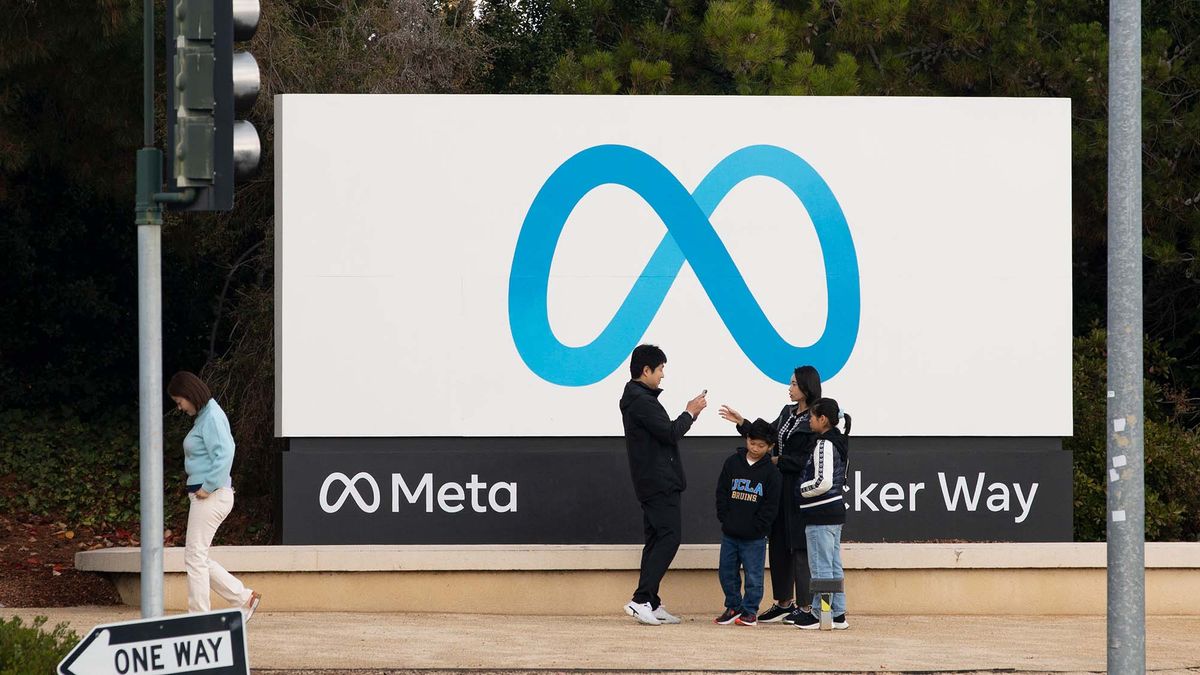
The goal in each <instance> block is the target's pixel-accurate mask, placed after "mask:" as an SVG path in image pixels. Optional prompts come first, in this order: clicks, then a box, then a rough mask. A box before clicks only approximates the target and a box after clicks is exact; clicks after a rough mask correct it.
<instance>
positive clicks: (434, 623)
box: [0, 607, 1200, 675]
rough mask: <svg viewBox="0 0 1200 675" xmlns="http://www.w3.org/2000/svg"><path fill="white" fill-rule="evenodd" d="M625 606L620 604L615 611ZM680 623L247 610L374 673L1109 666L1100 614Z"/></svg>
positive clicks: (1179, 620)
mask: <svg viewBox="0 0 1200 675" xmlns="http://www.w3.org/2000/svg"><path fill="white" fill-rule="evenodd" d="M618 609H619V608H618ZM39 614H40V615H45V616H48V617H49V618H50V623H51V624H54V623H57V622H60V621H66V622H68V623H70V624H71V625H72V627H73V628H74V629H75V630H76V632H78V633H80V634H83V633H86V632H87V631H88V630H90V629H91V627H92V626H94V625H96V624H99V623H108V622H112V621H127V620H130V619H136V618H138V613H137V609H136V608H130V607H77V608H46V609H2V610H0V617H3V618H8V617H9V616H12V615H18V616H21V617H23V618H25V619H30V618H32V617H34V616H36V615H39ZM685 619H686V621H685V622H684V623H683V624H682V625H678V626H661V627H651V626H641V625H638V624H635V623H633V621H632V620H631V619H629V618H627V617H625V616H623V615H622V616H613V617H604V618H594V617H593V618H579V617H563V616H548V617H525V616H488V615H477V614H425V615H414V614H351V613H320V614H318V613H270V612H266V611H262V612H259V613H258V614H256V615H255V617H254V620H253V621H252V622H251V623H250V625H249V627H248V630H249V633H250V661H251V663H252V664H253V665H254V669H255V671H256V672H263V673H272V675H283V673H289V674H296V675H298V674H300V673H310V672H312V673H319V675H336V674H338V673H354V674H355V675H375V674H376V673H379V674H382V673H405V672H416V671H420V672H421V673H422V675H430V673H432V672H457V671H463V670H468V671H471V672H472V673H474V674H475V675H479V674H480V673H489V672H496V673H518V672H523V671H531V670H532V671H538V672H541V673H544V672H546V671H556V672H588V671H604V672H605V673H606V675H614V674H615V673H621V672H630V673H633V672H646V671H675V672H715V671H722V672H759V673H762V672H772V671H776V672H782V671H806V672H825V671H834V670H836V671H838V672H842V673H845V672H881V671H882V672H989V673H994V672H1014V671H1016V672H1023V673H1024V672H1059V673H1061V672H1103V671H1104V666H1105V627H1104V617H1093V616H1085V617H979V616H970V617H930V616H916V617H895V616H858V617H855V616H853V615H852V616H851V617H850V620H851V629H850V630H848V631H837V632H833V633H822V632H814V631H801V630H798V629H796V628H792V627H790V626H784V625H782V624H774V625H766V624H764V625H760V626H758V627H756V628H745V627H739V626H717V625H714V624H712V623H711V618H710V617H707V616H703V617H702V616H688V617H685ZM1146 642H1147V649H1146V652H1147V667H1148V669H1149V670H1151V671H1156V672H1164V673H1165V672H1176V673H1193V674H1197V673H1200V617H1151V618H1150V619H1149V622H1148V625H1147V629H1146Z"/></svg>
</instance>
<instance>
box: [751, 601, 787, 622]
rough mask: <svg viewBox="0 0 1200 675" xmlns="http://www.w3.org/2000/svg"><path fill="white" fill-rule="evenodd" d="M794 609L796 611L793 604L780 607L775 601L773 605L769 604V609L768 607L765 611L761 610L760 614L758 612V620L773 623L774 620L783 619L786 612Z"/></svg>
mask: <svg viewBox="0 0 1200 675" xmlns="http://www.w3.org/2000/svg"><path fill="white" fill-rule="evenodd" d="M794 611H796V608H795V607H794V606H793V607H780V606H779V604H778V603H776V604H774V605H771V609H768V610H767V611H765V612H763V613H762V614H759V615H758V620H759V621H761V622H763V623H775V622H776V621H779V620H781V619H783V618H784V617H785V616H787V615H788V614H791V613H792V612H794Z"/></svg>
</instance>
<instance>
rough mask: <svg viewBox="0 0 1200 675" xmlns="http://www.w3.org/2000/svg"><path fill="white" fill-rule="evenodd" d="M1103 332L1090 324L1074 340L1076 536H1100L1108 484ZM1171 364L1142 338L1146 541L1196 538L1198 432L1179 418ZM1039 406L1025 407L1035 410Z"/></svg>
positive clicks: (1182, 408) (1069, 444)
mask: <svg viewBox="0 0 1200 675" xmlns="http://www.w3.org/2000/svg"><path fill="white" fill-rule="evenodd" d="M1105 340H1106V333H1105V331H1103V330H1101V329H1099V328H1093V329H1092V330H1091V331H1090V332H1088V334H1086V335H1084V336H1081V337H1078V338H1076V339H1075V359H1074V361H1075V362H1074V378H1075V383H1074V384H1075V434H1074V436H1072V437H1071V438H1069V439H1067V440H1066V441H1065V442H1064V444H1063V445H1064V447H1065V448H1066V449H1068V450H1071V451H1073V453H1074V465H1075V467H1074V472H1075V540H1076V541H1103V540H1104V537H1105V531H1106V527H1107V514H1108V508H1107V506H1106V498H1107V492H1106V490H1107V485H1108V456H1107V446H1106V444H1107V439H1108V435H1107V434H1108V432H1107V430H1108V425H1107V424H1106V422H1107V417H1108V415H1107V411H1106V409H1107V405H1108V400H1107V396H1106V392H1107V390H1108V387H1107V386H1106V384H1105V383H1106V381H1107V376H1106V372H1107V370H1106V369H1107V363H1106V356H1107V354H1106V345H1105ZM1174 365H1175V364H1174V362H1173V360H1172V359H1171V357H1170V356H1168V355H1167V354H1166V352H1165V351H1164V350H1163V349H1162V348H1161V347H1159V346H1158V345H1157V344H1155V343H1153V342H1148V343H1147V360H1146V367H1145V372H1146V386H1145V393H1144V396H1145V411H1146V419H1145V428H1144V434H1145V442H1144V447H1145V485H1146V539H1147V540H1148V541H1162V540H1185V541H1200V433H1197V432H1195V431H1189V430H1187V429H1185V428H1184V427H1183V426H1182V425H1180V424H1179V422H1178V419H1179V418H1180V417H1181V416H1184V415H1186V414H1188V413H1189V412H1190V411H1189V409H1188V407H1189V405H1190V404H1189V402H1188V401H1187V400H1186V399H1185V398H1184V397H1183V396H1182V394H1181V393H1180V391H1179V390H1178V389H1176V388H1175V385H1174V384H1173V378H1172V375H1171V372H1172V368H1173V366H1174ZM1035 412H1036V411H1025V413H1026V414H1032V413H1035Z"/></svg>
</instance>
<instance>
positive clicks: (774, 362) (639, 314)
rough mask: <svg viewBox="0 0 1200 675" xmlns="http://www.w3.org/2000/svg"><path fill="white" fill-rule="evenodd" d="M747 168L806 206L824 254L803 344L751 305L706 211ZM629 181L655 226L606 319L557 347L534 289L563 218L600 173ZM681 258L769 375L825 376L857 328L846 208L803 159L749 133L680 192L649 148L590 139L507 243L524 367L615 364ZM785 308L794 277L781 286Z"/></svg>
mask: <svg viewBox="0 0 1200 675" xmlns="http://www.w3.org/2000/svg"><path fill="white" fill-rule="evenodd" d="M755 176H765V177H768V178H774V179H775V180H777V181H779V182H780V183H783V184H784V185H786V186H787V187H788V188H789V189H791V191H792V192H793V193H794V194H795V195H796V197H797V198H798V199H799V200H800V202H801V203H802V204H803V205H804V207H805V209H807V211H808V215H809V217H810V218H812V222H813V225H814V227H815V228H816V231H817V239H818V240H819V241H820V244H821V254H822V256H823V257H824V260H825V286H826V292H827V293H828V300H829V302H828V307H829V310H828V315H827V317H826V321H825V332H824V333H822V335H821V337H820V339H818V340H817V341H816V343H815V344H812V345H809V346H807V347H797V346H794V345H792V344H789V343H788V342H787V341H786V340H784V339H783V338H782V337H781V336H780V335H779V332H778V331H776V330H775V327H774V326H772V325H771V322H770V321H769V320H768V319H767V317H766V315H765V314H764V313H763V311H762V308H761V307H759V305H758V301H757V300H755V299H754V296H753V295H752V294H751V293H750V289H749V288H748V287H747V286H746V282H745V280H744V279H742V275H741V274H740V273H739V272H738V269H737V267H736V266H735V265H734V264H733V259H732V258H730V257H729V252H728V251H727V250H726V249H725V246H724V245H723V244H722V243H721V239H720V238H719V237H718V236H717V233H716V232H715V231H714V230H713V227H712V224H711V223H709V221H708V219H709V216H711V215H712V213H713V211H714V210H716V208H717V205H718V204H720V203H721V200H722V199H724V198H725V195H727V194H729V192H730V190H732V189H733V188H734V187H736V186H737V185H738V184H739V183H741V182H742V181H744V180H746V179H747V178H752V177H755ZM607 184H614V185H622V186H624V187H627V188H629V189H630V190H633V191H634V192H636V193H637V194H638V195H639V196H641V198H642V199H644V200H645V201H646V203H647V204H649V205H650V207H651V208H652V209H654V212H655V213H657V214H658V217H659V218H660V219H661V220H662V222H663V223H664V224H665V225H666V226H667V234H666V236H664V237H663V240H662V242H661V243H660V244H659V245H658V248H657V249H656V250H655V251H654V255H653V256H651V258H650V262H648V263H646V268H645V269H643V270H642V273H641V275H640V276H639V277H638V279H637V281H636V282H635V283H634V285H633V289H632V290H631V291H630V292H629V295H628V296H626V298H625V300H624V301H623V302H622V303H621V307H620V308H619V309H618V310H617V313H616V315H614V316H613V318H612V320H610V321H609V323H608V326H606V327H605V328H604V330H603V331H602V332H601V333H600V335H599V336H597V337H596V339H595V340H593V341H592V342H591V343H590V344H587V345H584V346H582V347H568V346H566V345H564V344H563V343H561V342H559V341H558V339H557V338H556V337H555V336H554V332H553V331H552V330H551V328H550V317H549V314H548V311H547V307H546V292H547V289H548V287H549V283H550V264H551V262H552V261H553V259H554V251H555V249H556V248H557V247H558V241H559V238H560V237H561V235H562V230H563V226H564V225H566V222H567V218H568V217H570V215H571V211H572V210H574V208H575V205H576V204H578V203H579V201H580V200H581V199H583V197H584V196H585V195H586V194H587V193H588V192H590V191H591V190H593V189H594V188H597V187H599V186H601V185H607ZM685 260H686V261H687V262H688V263H689V264H690V265H691V266H692V270H693V271H695V273H696V277H697V278H698V279H699V280H700V284H701V286H703V287H704V291H705V292H706V293H707V294H708V297H709V299H710V300H712V303H713V307H714V308H715V309H716V310H717V314H719V315H720V317H721V320H722V321H723V322H724V323H725V327H726V328H727V329H728V330H729V332H730V334H731V335H732V336H733V339H734V340H735V341H736V342H737V344H738V346H739V347H741V349H742V351H743V352H744V353H745V354H746V356H747V357H749V359H750V361H751V362H753V363H754V365H755V366H756V367H757V368H758V369H759V370H760V371H762V372H763V374H764V375H766V376H767V377H770V378H771V379H773V380H775V381H776V382H780V383H784V384H786V383H787V382H789V381H790V379H791V375H792V370H793V369H794V368H795V367H796V366H799V365H802V364H811V365H812V366H814V367H815V368H816V369H817V370H818V372H820V373H821V376H822V378H824V379H829V378H831V377H833V376H834V375H836V374H837V373H838V371H840V370H841V369H842V366H844V365H846V360H847V359H849V358H850V352H851V351H852V350H853V349H854V343H855V340H857V338H858V321H859V314H860V298H859V286H858V284H859V279H858V257H857V255H856V254H855V251H854V241H853V239H852V238H851V237H850V228H849V226H848V225H847V224H846V216H845V215H844V214H843V213H842V208H841V206H839V205H838V201H837V198H836V197H834V196H833V192H832V191H831V190H830V189H829V185H827V184H826V183H825V180H824V179H822V178H821V176H820V174H818V173H817V172H816V170H815V169H813V168H812V167H811V166H810V165H809V164H808V162H805V161H804V160H803V159H801V158H800V157H798V156H797V155H795V154H793V153H791V152H789V151H787V150H784V149H783V148H780V147H776V146H773V145H752V146H749V147H745V148H742V149H741V150H738V151H737V152H734V153H733V154H731V155H729V156H728V157H726V158H725V159H723V160H722V161H721V163H719V164H717V166H716V167H714V168H713V170H712V171H710V172H709V174H708V175H707V176H705V177H704V180H702V181H701V182H700V185H699V186H697V187H696V190H695V191H694V192H692V193H689V192H688V191H687V188H685V187H684V186H683V185H681V184H680V183H679V181H678V180H677V179H676V178H675V176H674V175H672V174H671V172H670V171H668V170H667V169H666V167H664V166H663V165H662V164H660V163H659V162H658V160H656V159H654V158H653V157H651V156H650V155H648V154H646V153H644V152H642V151H640V150H637V149H635V148H631V147H628V146H624V145H597V146H595V147H591V148H588V149H586V150H583V151H582V152H580V153H578V154H576V155H575V156H573V157H571V158H570V159H568V160H567V161H565V162H563V164H562V166H560V167H558V169H556V170H555V171H554V173H553V174H551V176H550V178H548V179H547V180H546V183H545V184H544V185H542V189H541V190H540V191H538V194H537V196H536V197H535V198H534V200H533V204H532V205H531V206H530V207H529V212H528V213H527V214H526V216H525V222H524V224H523V225H522V226H521V233H520V235H519V236H518V238H517V247H516V251H515V252H514V253H513V263H512V273H511V275H510V277H509V286H508V320H509V326H510V327H511V330H512V336H513V342H514V343H515V344H516V347H517V351H518V352H519V353H520V355H521V358H522V359H523V360H524V361H525V364H526V365H527V366H529V368H530V369H531V370H532V371H533V372H534V373H537V375H538V376H539V377H541V378H542V379H544V380H547V381H549V382H553V383H554V384H560V385H564V386H573V387H578V386H583V385H588V384H594V383H596V382H599V381H600V380H602V379H604V378H605V377H607V376H608V375H609V374H610V373H612V372H613V371H614V370H616V369H617V368H619V367H620V366H621V365H622V364H623V363H624V362H625V359H627V358H628V357H629V353H630V352H631V351H632V350H633V348H634V347H635V346H636V345H637V344H638V341H639V340H640V339H641V336H642V335H643V334H644V333H645V331H646V328H647V327H649V325H650V322H651V321H652V320H653V319H654V315H655V314H657V313H658V309H659V307H661V306H662V303H663V300H664V299H665V298H666V296H667V291H669V290H670V288H671V284H673V283H674V281H675V277H676V275H678V274H679V270H680V269H681V268H682V267H683V263H684V261H685ZM790 292H791V293H792V294H793V295H794V296H795V297H796V305H797V308H800V307H803V306H805V305H806V304H808V303H807V301H806V299H805V298H804V295H803V292H802V289H799V288H797V289H790Z"/></svg>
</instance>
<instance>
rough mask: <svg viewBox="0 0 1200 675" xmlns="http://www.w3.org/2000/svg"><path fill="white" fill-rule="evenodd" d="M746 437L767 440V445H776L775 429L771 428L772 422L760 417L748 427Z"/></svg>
mask: <svg viewBox="0 0 1200 675" xmlns="http://www.w3.org/2000/svg"><path fill="white" fill-rule="evenodd" d="M746 438H747V439H750V438H753V439H755V440H759V441H766V442H767V445H775V430H774V429H772V428H771V423H770V422H768V421H766V420H764V419H763V418H761V417H760V418H758V419H756V420H754V421H753V422H751V423H750V424H749V425H748V426H747V427H746Z"/></svg>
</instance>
